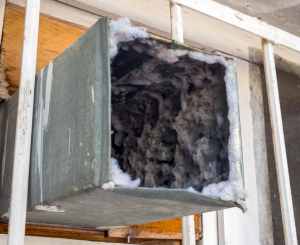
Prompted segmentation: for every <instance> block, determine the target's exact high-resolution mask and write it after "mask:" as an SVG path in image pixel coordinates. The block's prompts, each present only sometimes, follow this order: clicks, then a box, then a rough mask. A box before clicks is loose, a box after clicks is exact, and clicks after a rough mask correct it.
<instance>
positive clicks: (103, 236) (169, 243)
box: [0, 223, 181, 245]
mask: <svg viewBox="0 0 300 245" xmlns="http://www.w3.org/2000/svg"><path fill="white" fill-rule="evenodd" d="M7 233H8V225H7V224H5V223H0V234H7ZM25 235H26V236H38V237H49V238H63V239H76V240H84V241H94V242H107V243H127V238H115V237H108V236H107V232H105V231H95V230H83V229H71V228H62V227H53V226H40V225H26V230H25ZM130 243H131V244H156V245H157V244H162V245H180V244H181V241H180V240H162V239H159V240H158V239H139V238H132V239H130Z"/></svg>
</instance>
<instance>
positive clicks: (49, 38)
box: [0, 6, 85, 94]
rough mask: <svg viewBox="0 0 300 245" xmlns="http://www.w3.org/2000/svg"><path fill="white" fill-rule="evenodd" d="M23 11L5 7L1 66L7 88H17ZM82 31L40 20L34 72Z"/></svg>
mask: <svg viewBox="0 0 300 245" xmlns="http://www.w3.org/2000/svg"><path fill="white" fill-rule="evenodd" d="M24 17H25V12H24V11H23V10H20V9H15V8H12V7H9V6H6V8H5V16H4V25H3V41H2V52H1V63H0V64H1V66H2V67H3V68H4V69H5V74H6V76H7V82H8V83H9V85H10V86H9V87H8V89H9V90H10V94H13V93H14V92H15V91H16V90H17V89H18V87H19V80H20V70H21V56H22V46H23V45H22V43H23V30H24ZM84 32H85V30H82V29H80V28H76V27H73V26H69V25H66V24H63V23H59V22H57V21H54V20H50V19H48V18H45V17H40V25H39V39H38V52H37V63H36V73H38V72H39V71H40V70H41V69H42V68H43V67H45V66H46V65H47V64H48V63H49V62H50V61H51V60H53V59H54V58H55V57H56V56H57V55H58V54H60V53H61V52H62V51H63V50H64V49H65V48H67V47H68V46H69V45H70V44H71V43H73V42H74V41H75V40H76V39H77V38H78V37H79V36H80V35H82V33H84Z"/></svg>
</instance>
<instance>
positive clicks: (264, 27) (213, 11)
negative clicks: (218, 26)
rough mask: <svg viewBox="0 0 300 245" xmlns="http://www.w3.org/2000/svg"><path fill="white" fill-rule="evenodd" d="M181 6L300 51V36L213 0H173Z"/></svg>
mask: <svg viewBox="0 0 300 245" xmlns="http://www.w3.org/2000/svg"><path fill="white" fill-rule="evenodd" d="M172 1H173V2H174V3H177V4H179V5H181V6H184V7H187V8H190V9H193V10H196V11H198V12H200V13H203V14H205V15H208V16H210V17H212V18H214V19H217V20H220V21H222V22H225V23H227V24H230V25H232V26H235V27H238V28H240V29H242V30H244V31H247V32H250V33H252V34H254V35H256V36H259V37H261V38H264V39H266V40H269V41H271V42H272V43H273V44H276V45H282V46H284V47H287V48H290V49H293V50H295V51H297V52H300V38H299V37H297V36H295V35H292V34H290V33H288V32H286V31H283V30H281V29H278V28H276V27H274V26H271V25H269V24H267V23H266V22H263V21H260V20H258V19H257V18H254V17H251V16H248V15H245V14H243V13H240V12H238V11H236V10H234V9H231V8H229V7H227V6H225V5H221V4H219V3H216V2H214V1H212V0H201V1H200V0H172Z"/></svg>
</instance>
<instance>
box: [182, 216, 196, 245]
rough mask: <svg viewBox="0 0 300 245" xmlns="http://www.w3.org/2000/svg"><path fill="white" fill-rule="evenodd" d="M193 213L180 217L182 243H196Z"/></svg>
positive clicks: (185, 244)
mask: <svg viewBox="0 0 300 245" xmlns="http://www.w3.org/2000/svg"><path fill="white" fill-rule="evenodd" d="M194 217H195V216H194V215H190V216H185V217H182V218H181V229H182V245H196V239H195V220H194Z"/></svg>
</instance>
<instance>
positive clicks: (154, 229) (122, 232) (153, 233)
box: [108, 215, 202, 240]
mask: <svg viewBox="0 0 300 245" xmlns="http://www.w3.org/2000/svg"><path fill="white" fill-rule="evenodd" d="M201 222H202V215H195V237H196V240H200V239H201V238H202V227H200V225H199V224H201ZM108 236H109V237H120V238H126V237H128V236H130V237H131V238H155V239H180V240H181V239H182V233H181V218H177V219H170V220H163V221H159V222H152V223H147V224H142V225H135V226H129V227H124V228H118V229H113V230H109V231H108Z"/></svg>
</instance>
